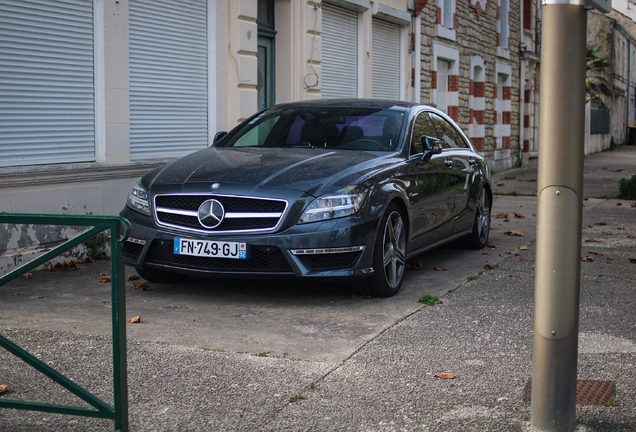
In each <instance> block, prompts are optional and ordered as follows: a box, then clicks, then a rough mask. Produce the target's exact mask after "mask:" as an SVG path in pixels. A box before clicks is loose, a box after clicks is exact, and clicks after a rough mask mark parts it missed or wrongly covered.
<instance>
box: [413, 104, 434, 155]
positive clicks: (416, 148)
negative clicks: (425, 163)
mask: <svg viewBox="0 0 636 432" xmlns="http://www.w3.org/2000/svg"><path fill="white" fill-rule="evenodd" d="M424 135H427V136H431V137H436V136H437V135H438V134H437V131H436V130H435V125H433V122H432V121H431V118H430V116H429V115H428V113H427V112H424V111H422V112H421V113H419V114H418V115H417V117H415V122H414V123H413V134H412V135H411V151H410V155H411V156H412V155H415V154H419V153H423V152H424V149H423V148H422V137H423V136H424Z"/></svg>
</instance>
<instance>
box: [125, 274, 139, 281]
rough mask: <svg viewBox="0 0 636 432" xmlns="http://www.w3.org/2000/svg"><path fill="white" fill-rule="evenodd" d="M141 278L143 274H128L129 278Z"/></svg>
mask: <svg viewBox="0 0 636 432" xmlns="http://www.w3.org/2000/svg"><path fill="white" fill-rule="evenodd" d="M140 278H141V276H139V275H136V274H131V275H128V280H137V279H140Z"/></svg>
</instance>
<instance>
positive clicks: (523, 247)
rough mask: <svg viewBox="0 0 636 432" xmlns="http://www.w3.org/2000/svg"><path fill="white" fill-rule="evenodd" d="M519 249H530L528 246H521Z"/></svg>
mask: <svg viewBox="0 0 636 432" xmlns="http://www.w3.org/2000/svg"><path fill="white" fill-rule="evenodd" d="M519 250H528V246H521V247H520V248H519Z"/></svg>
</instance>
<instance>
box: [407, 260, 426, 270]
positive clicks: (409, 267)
mask: <svg viewBox="0 0 636 432" xmlns="http://www.w3.org/2000/svg"><path fill="white" fill-rule="evenodd" d="M421 269H422V261H419V260H418V261H415V262H410V263H406V271H417V270H421Z"/></svg>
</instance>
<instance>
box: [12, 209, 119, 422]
mask: <svg viewBox="0 0 636 432" xmlns="http://www.w3.org/2000/svg"><path fill="white" fill-rule="evenodd" d="M2 223H6V224H21V225H62V226H88V227H92V228H90V229H88V230H86V231H84V232H82V233H81V234H79V235H78V236H76V237H74V238H72V239H69V240H67V241H66V242H64V243H62V244H60V245H59V246H57V247H55V248H54V249H51V250H50V251H48V252H46V253H45V254H43V255H41V256H40V257H38V258H36V259H35V260H33V261H31V262H29V263H26V264H23V265H22V266H20V267H18V268H16V269H15V270H13V271H11V272H10V273H8V274H6V275H4V276H2V277H0V286H1V285H3V284H5V283H7V282H9V281H11V280H13V279H15V278H16V277H18V276H20V275H22V274H23V273H26V272H28V271H29V270H32V269H34V268H36V267H38V266H40V265H42V264H44V263H45V262H47V261H49V260H51V259H52V258H54V257H56V256H57V255H59V254H61V253H62V252H64V251H67V250H69V249H71V248H72V247H74V246H76V245H78V244H80V243H82V242H83V241H85V240H88V239H89V238H91V237H93V236H95V235H97V234H99V233H101V232H103V231H106V230H110V250H111V259H110V267H111V296H112V302H111V303H112V338H113V394H114V401H113V402H114V403H113V406H112V407H111V406H110V405H108V404H107V403H105V402H103V401H102V400H101V399H99V398H97V397H96V396H95V395H93V394H91V393H89V392H88V391H87V390H85V389H84V388H82V387H80V386H79V385H77V384H76V383H74V382H73V381H71V380H70V379H68V378H66V377H65V376H64V375H62V374H60V373H59V372H57V371H56V370H54V369H53V368H51V367H50V366H48V365H47V364H45V363H44V362H42V361H40V360H39V359H37V358H36V357H34V356H33V355H31V354H29V353H28V352H26V351H25V350H23V349H22V348H20V347H19V346H17V345H16V344H14V343H12V342H11V341H9V340H8V339H6V338H4V337H3V336H2V335H0V347H2V348H4V349H6V350H7V351H9V352H10V353H12V354H13V355H15V356H17V357H18V358H19V359H20V360H22V361H24V362H25V363H27V364H29V365H30V366H32V367H33V368H35V369H36V370H37V371H39V372H40V373H42V374H44V375H46V376H47V377H49V378H51V379H52V380H54V381H55V382H56V383H58V384H60V385H61V386H62V387H64V388H65V389H67V390H68V391H69V392H71V393H73V394H74V395H75V396H77V397H79V398H80V399H81V400H83V401H84V402H86V403H87V404H88V405H90V406H91V408H85V407H76V406H68V405H54V404H45V403H39V402H27V401H20V400H7V399H3V398H0V408H15V409H21V410H31V411H42V412H50V413H57V414H68V415H75V416H84V417H97V418H105V419H112V420H114V422H115V431H121V432H128V383H127V372H126V320H125V316H126V296H125V282H126V281H125V272H124V265H123V263H122V261H121V258H120V255H119V247H118V244H119V243H120V242H122V241H123V240H125V239H126V237H127V236H128V233H129V232H130V223H129V222H128V220H126V219H125V218H122V217H119V216H71V215H34V214H17V213H0V224H2Z"/></svg>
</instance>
